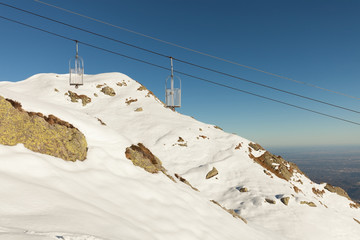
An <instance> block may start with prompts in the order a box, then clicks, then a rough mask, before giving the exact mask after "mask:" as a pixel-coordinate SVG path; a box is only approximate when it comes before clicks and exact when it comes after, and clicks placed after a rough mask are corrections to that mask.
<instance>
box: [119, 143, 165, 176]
mask: <svg viewBox="0 0 360 240" xmlns="http://www.w3.org/2000/svg"><path fill="white" fill-rule="evenodd" d="M125 156H126V158H127V159H129V160H131V161H132V162H133V164H134V165H135V166H139V167H141V168H143V169H144V170H146V171H148V172H149V173H158V172H159V171H161V172H164V171H166V170H165V168H164V167H163V166H162V163H161V161H160V159H158V158H157V157H156V156H155V155H154V154H152V152H150V150H149V149H147V148H146V147H145V146H144V145H143V144H142V143H138V145H131V146H130V147H128V148H126V151H125Z"/></svg>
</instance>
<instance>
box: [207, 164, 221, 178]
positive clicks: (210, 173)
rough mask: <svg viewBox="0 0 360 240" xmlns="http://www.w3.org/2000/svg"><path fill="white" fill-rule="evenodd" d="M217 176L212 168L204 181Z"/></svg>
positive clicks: (216, 171)
mask: <svg viewBox="0 0 360 240" xmlns="http://www.w3.org/2000/svg"><path fill="white" fill-rule="evenodd" d="M218 174H219V172H218V170H217V169H216V168H215V167H213V169H211V170H210V172H208V173H207V174H206V179H209V178H212V177H215V176H216V175H218Z"/></svg>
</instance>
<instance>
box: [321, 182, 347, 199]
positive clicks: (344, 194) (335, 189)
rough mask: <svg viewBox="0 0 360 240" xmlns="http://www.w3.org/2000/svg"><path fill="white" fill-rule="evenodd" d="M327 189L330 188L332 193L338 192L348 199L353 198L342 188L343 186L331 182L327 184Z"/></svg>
mask: <svg viewBox="0 0 360 240" xmlns="http://www.w3.org/2000/svg"><path fill="white" fill-rule="evenodd" d="M325 189H326V190H328V191H329V192H332V193H336V194H338V195H340V196H343V197H346V198H347V199H349V200H351V198H350V197H349V195H348V194H347V192H346V191H345V190H344V189H342V188H341V187H334V186H332V185H331V184H328V183H327V184H326V186H325Z"/></svg>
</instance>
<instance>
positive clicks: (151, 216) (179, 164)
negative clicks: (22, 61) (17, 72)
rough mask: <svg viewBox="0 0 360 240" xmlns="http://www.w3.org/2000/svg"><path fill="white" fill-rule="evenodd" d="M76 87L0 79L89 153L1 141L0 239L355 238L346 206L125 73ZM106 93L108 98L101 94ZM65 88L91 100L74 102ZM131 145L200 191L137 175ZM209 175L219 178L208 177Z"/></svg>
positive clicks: (55, 80) (3, 89)
mask: <svg viewBox="0 0 360 240" xmlns="http://www.w3.org/2000/svg"><path fill="white" fill-rule="evenodd" d="M84 82H85V85H84V86H81V87H79V88H78V89H75V88H73V87H70V86H68V75H57V74H39V75H35V76H33V77H31V78H29V79H27V80H25V81H22V82H18V83H10V82H2V83H0V95H1V96H3V97H6V98H10V99H13V100H16V101H18V102H20V103H21V104H22V106H23V108H24V109H25V110H27V111H34V112H41V113H43V114H45V115H49V114H53V115H55V116H57V117H59V118H61V119H62V120H65V121H67V122H69V123H71V124H73V125H74V126H75V127H76V128H78V129H79V130H80V131H81V132H82V133H83V134H84V135H85V136H86V139H87V142H88V147H89V149H88V155H87V159H86V160H85V161H84V162H80V161H77V162H65V161H63V160H62V159H57V158H55V157H51V156H47V155H43V154H39V153H34V152H31V151H30V150H27V149H25V148H24V147H23V146H22V145H21V144H20V145H17V146H15V147H10V146H2V145H0V163H1V168H0V178H1V181H0V185H1V187H0V191H1V193H0V239H66V240H68V239H76V240H79V239H94V240H98V239H99V240H101V239H275V238H276V239H358V236H359V235H360V225H359V224H358V223H357V222H356V221H354V218H355V219H358V220H360V209H357V208H354V207H353V208H351V207H350V204H353V203H352V201H350V200H348V199H346V198H344V197H341V196H339V195H337V194H335V193H330V192H329V191H327V190H324V187H325V184H321V185H320V184H315V183H313V182H311V180H309V179H308V178H306V177H305V176H304V175H302V174H300V173H295V174H294V176H293V177H292V179H291V180H290V181H286V180H284V179H280V178H278V177H276V176H275V175H274V174H270V175H268V174H269V172H268V171H267V173H268V174H265V173H264V168H263V167H262V166H261V165H259V164H258V163H255V162H254V160H253V159H252V158H251V157H250V156H249V155H250V154H251V155H252V156H253V157H260V156H262V154H264V152H265V150H261V149H260V150H258V151H256V150H255V149H253V148H252V147H251V144H250V143H251V142H250V141H248V140H246V139H244V138H241V137H239V136H236V135H234V134H229V133H225V132H223V131H222V130H220V129H218V128H216V127H214V126H213V125H209V124H205V123H201V122H198V121H196V120H195V119H193V118H191V117H188V116H184V115H181V114H179V113H176V112H173V111H171V110H169V109H167V108H164V106H163V105H162V103H161V102H160V101H159V100H158V99H156V97H154V96H153V95H151V94H150V93H149V91H148V90H147V89H145V88H143V87H142V86H141V85H140V84H139V83H137V82H136V81H134V80H132V79H130V78H129V77H127V76H125V75H123V74H120V73H107V74H99V75H94V76H90V75H87V76H85V80H84ZM105 86H109V87H111V88H113V89H114V91H115V93H116V95H115V96H109V95H105V94H104V93H103V92H101V89H102V88H103V87H105ZM69 90H70V91H72V92H76V93H77V94H78V95H81V94H82V95H86V96H88V97H90V98H91V102H90V103H88V104H86V105H85V106H83V105H82V103H81V101H79V102H71V100H70V96H69V92H68V91H69ZM102 123H103V124H106V125H103V124H102ZM137 143H143V144H144V145H145V146H146V147H147V148H149V149H150V150H151V152H152V153H153V154H155V155H156V156H157V157H158V158H159V159H160V160H161V161H162V163H163V166H164V167H165V168H166V169H167V171H168V174H170V175H172V176H174V174H175V173H176V174H178V175H180V176H182V177H184V178H185V179H186V180H188V181H189V182H190V183H191V184H192V185H193V186H194V187H196V188H197V189H199V192H196V191H194V190H192V189H191V188H190V187H188V186H187V185H185V184H182V183H181V182H179V181H178V183H174V182H173V181H171V180H170V179H169V178H167V177H166V176H165V175H163V174H150V173H148V172H146V171H144V170H143V169H141V168H139V167H135V166H134V165H133V164H132V163H131V161H129V160H128V159H126V157H125V154H124V153H125V150H126V148H127V147H129V146H130V145H131V144H137ZM249 144H250V146H249ZM213 167H215V168H216V169H217V170H218V175H216V176H215V177H213V178H210V179H206V178H205V176H206V174H207V173H208V172H209V171H210V170H211V169H212V168H213ZM241 188H247V190H248V191H246V192H240V191H239V189H241ZM323 190H324V191H323ZM283 197H289V203H288V205H285V204H283V203H282V202H281V198H283ZM265 199H267V201H266V200H265ZM210 200H216V201H217V202H219V203H220V204H221V205H222V206H224V207H226V208H228V209H234V210H235V212H237V213H239V215H240V216H242V217H244V218H245V219H246V220H247V221H248V224H245V223H244V222H242V221H241V220H239V219H235V218H233V217H232V216H231V215H230V214H228V213H227V212H226V211H224V210H223V209H221V208H220V207H219V206H217V205H215V204H213V203H211V202H210ZM269 202H275V204H271V203H269ZM301 202H308V203H309V202H313V203H314V204H315V205H316V207H310V206H308V205H306V204H301Z"/></svg>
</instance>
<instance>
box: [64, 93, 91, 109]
mask: <svg viewBox="0 0 360 240" xmlns="http://www.w3.org/2000/svg"><path fill="white" fill-rule="evenodd" d="M68 95H69V97H70V99H71V101H72V102H77V101H78V100H81V102H82V105H83V106H86V104H88V103H90V102H91V98H89V97H88V96H86V95H78V94H77V93H75V92H72V91H68Z"/></svg>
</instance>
